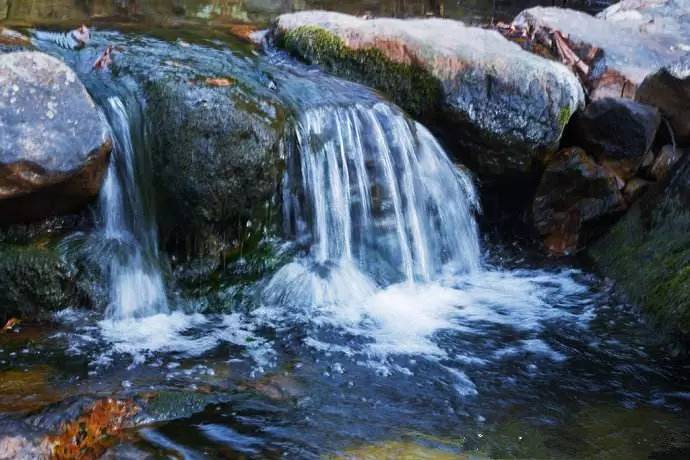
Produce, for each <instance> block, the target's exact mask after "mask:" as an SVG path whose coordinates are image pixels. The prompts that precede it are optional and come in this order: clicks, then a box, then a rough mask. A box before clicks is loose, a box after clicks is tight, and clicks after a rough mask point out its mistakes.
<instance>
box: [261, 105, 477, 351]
mask: <svg viewBox="0 0 690 460" xmlns="http://www.w3.org/2000/svg"><path fill="white" fill-rule="evenodd" d="M293 144H294V148H293V150H292V152H291V154H290V157H289V158H288V168H287V171H286V174H285V177H284V182H283V203H284V223H285V227H286V232H287V234H288V235H291V236H292V237H293V238H294V239H295V240H296V241H297V242H298V243H299V244H301V245H303V246H305V247H307V248H308V249H307V250H306V255H305V256H304V257H302V258H298V259H296V260H295V261H293V262H292V263H289V264H287V265H285V266H284V267H282V268H281V269H280V270H279V271H278V272H277V273H276V274H275V275H274V276H273V278H272V279H271V280H270V282H269V283H268V284H267V286H266V288H265V289H264V295H263V301H264V307H263V308H262V309H260V311H259V312H258V314H259V315H263V316H264V318H267V321H268V322H272V323H274V324H275V323H280V322H287V323H292V322H294V321H300V319H295V318H300V317H301V318H302V319H303V320H306V321H307V323H309V324H312V325H315V326H316V330H314V331H312V332H311V333H308V334H309V335H310V338H309V341H308V343H309V344H311V345H314V346H316V347H317V348H318V347H319V346H321V345H319V343H322V342H321V340H322V337H320V336H319V334H321V332H323V329H322V328H321V326H323V325H326V324H328V325H330V326H333V327H334V328H335V329H336V330H340V331H341V332H343V331H344V332H346V333H347V334H349V335H350V336H352V335H357V336H363V337H369V338H370V339H373V341H374V343H373V344H371V343H370V344H369V345H367V346H366V348H367V350H366V353H367V354H372V353H373V354H376V355H379V356H381V355H387V354H389V353H406V354H407V353H426V354H429V355H434V354H436V355H442V354H443V352H442V351H441V350H440V349H439V348H438V347H437V346H436V345H435V344H434V343H433V342H432V340H431V336H432V335H433V334H434V333H435V332H436V331H438V330H440V329H443V328H453V327H454V325H453V323H452V321H451V319H450V318H451V317H453V316H454V315H456V314H457V312H458V308H457V307H458V306H459V305H460V304H461V303H462V301H463V299H462V293H461V291H458V290H455V289H452V288H449V287H446V286H445V285H443V284H442V280H443V279H444V278H448V277H455V276H458V275H460V276H465V277H467V276H472V275H473V274H475V273H477V272H479V271H480V267H481V264H480V247H479V238H478V231H477V225H476V222H475V218H474V213H475V211H476V210H477V208H478V204H477V197H476V193H475V190H474V186H473V184H472V180H471V178H470V177H469V176H468V175H467V174H466V173H465V172H464V171H462V170H461V169H459V168H458V167H456V166H455V165H453V164H452V162H451V161H450V160H449V159H448V157H447V156H446V154H445V152H444V151H443V149H442V148H441V146H440V145H439V144H438V143H437V141H436V140H435V139H434V137H433V136H432V135H431V134H430V133H429V132H428V131H427V129H426V128H424V127H423V126H422V125H420V124H419V123H416V122H414V121H411V120H410V119H408V118H407V117H406V116H405V115H404V114H403V113H402V112H401V111H400V110H399V109H397V108H396V107H394V106H392V105H390V104H387V103H385V102H382V101H380V100H377V99H376V98H373V100H371V99H362V98H360V102H357V103H355V104H322V105H316V106H311V107H308V108H306V109H304V110H303V111H302V112H301V115H300V117H299V119H298V122H297V124H296V130H295V140H294V142H293ZM300 311H301V312H303V314H302V315H300V314H299V313H298V312H300ZM286 312H288V313H286ZM276 318H278V319H276ZM281 318H282V319H281ZM318 331H321V332H318ZM317 337H319V338H317ZM331 338H332V337H331ZM331 338H325V339H323V340H326V341H327V342H330V345H328V347H330V346H332V345H333V343H332V341H331ZM336 342H338V340H337V339H336ZM351 345H352V343H351V342H350V346H351Z"/></svg>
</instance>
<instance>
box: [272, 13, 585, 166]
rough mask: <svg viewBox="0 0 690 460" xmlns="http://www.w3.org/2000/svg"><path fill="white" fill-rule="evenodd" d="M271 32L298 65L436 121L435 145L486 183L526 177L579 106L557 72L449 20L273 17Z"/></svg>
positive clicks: (564, 73) (576, 88)
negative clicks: (487, 178) (447, 147)
mask: <svg viewBox="0 0 690 460" xmlns="http://www.w3.org/2000/svg"><path fill="white" fill-rule="evenodd" d="M272 33H273V36H274V38H275V39H276V41H277V43H278V44H280V45H281V46H283V47H285V48H286V49H287V50H288V51H290V52H291V53H293V54H295V55H297V56H299V57H301V58H302V59H304V60H306V61H307V62H310V63H317V64H320V65H322V66H323V67H324V68H325V69H326V70H329V71H331V72H333V73H335V74H337V75H340V76H343V77H346V78H349V79H352V80H356V81H359V82H362V83H364V84H367V85H369V86H372V87H375V88H377V89H379V90H380V91H382V92H384V93H385V94H386V95H387V96H388V97H390V98H391V99H392V100H393V101H394V102H396V103H397V104H398V105H400V106H401V107H403V108H405V109H406V110H408V111H409V112H411V113H412V114H413V115H415V116H419V117H422V118H425V119H433V118H437V119H438V118H440V120H437V121H439V122H440V123H439V125H440V126H442V127H443V132H442V134H443V135H444V137H445V138H447V139H448V140H450V141H451V142H453V143H455V144H456V146H457V147H458V149H457V151H458V152H460V153H461V155H462V159H464V160H465V161H468V162H469V163H470V164H473V165H474V166H475V167H476V168H477V169H478V170H479V172H481V173H484V174H486V175H493V176H509V175H513V174H523V173H527V172H530V171H532V170H533V169H535V167H536V166H537V165H538V162H539V160H541V158H542V157H543V154H544V153H545V152H548V151H552V150H554V149H555V148H556V147H557V146H558V143H559V140H560V137H561V134H562V132H563V128H564V126H565V125H566V123H567V122H568V120H569V119H570V116H571V115H572V114H573V112H575V110H576V109H578V108H580V107H582V105H583V103H584V95H583V91H582V88H581V86H580V84H579V82H578V80H577V79H576V77H575V76H574V75H572V74H571V73H570V72H569V71H568V69H567V68H566V67H565V66H563V65H561V64H559V63H556V62H553V61H549V60H546V59H543V58H541V57H538V56H535V55H533V54H531V53H528V52H526V51H524V50H522V49H521V48H520V47H519V46H518V45H516V44H514V43H511V42H509V41H508V40H506V39H505V38H503V37H502V36H501V35H500V34H499V33H497V32H495V31H490V30H485V29H480V28H475V27H467V26H465V25H464V24H463V23H461V22H458V21H451V20H445V19H409V20H401V19H389V18H381V19H363V18H359V17H355V16H350V15H346V14H340V13H332V12H324V11H307V12H301V13H294V14H286V15H282V16H280V17H278V19H277V20H276V22H275V25H274V27H273V32H272ZM439 115H441V116H439Z"/></svg>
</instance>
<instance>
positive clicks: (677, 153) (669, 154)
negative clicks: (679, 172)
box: [650, 145, 687, 181]
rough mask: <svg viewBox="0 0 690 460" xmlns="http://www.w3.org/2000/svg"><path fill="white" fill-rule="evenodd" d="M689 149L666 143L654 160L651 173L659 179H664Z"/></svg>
mask: <svg viewBox="0 0 690 460" xmlns="http://www.w3.org/2000/svg"><path fill="white" fill-rule="evenodd" d="M686 150H687V149H685V150H684V149H681V148H679V147H675V146H673V145H664V146H663V147H662V148H661V150H660V151H659V154H658V155H657V156H656V159H655V160H654V164H653V165H652V167H651V170H650V175H651V176H652V177H653V178H654V179H655V180H657V181H663V180H664V179H666V178H667V177H668V176H669V174H671V172H673V171H674V168H675V167H676V163H678V161H679V160H680V159H681V158H682V157H683V155H685V154H686Z"/></svg>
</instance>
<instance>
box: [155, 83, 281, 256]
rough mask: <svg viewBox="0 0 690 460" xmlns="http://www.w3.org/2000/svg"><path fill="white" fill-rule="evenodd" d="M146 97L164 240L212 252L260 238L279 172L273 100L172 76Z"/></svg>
mask: <svg viewBox="0 0 690 460" xmlns="http://www.w3.org/2000/svg"><path fill="white" fill-rule="evenodd" d="M148 98H149V101H150V105H149V107H150V119H151V122H152V123H153V124H154V125H155V126H157V127H158V128H157V136H156V139H157V142H156V147H155V150H154V156H153V166H154V174H155V178H154V179H155V181H156V184H157V187H158V193H159V194H160V195H161V197H163V207H164V209H165V211H164V213H166V215H164V216H162V217H161V226H162V229H163V231H164V232H165V233H167V238H168V241H169V242H170V241H174V242H175V244H176V245H178V246H179V247H182V248H185V247H186V248H187V255H195V254H197V255H198V254H201V255H216V256H217V255H219V254H221V253H223V252H225V251H228V250H230V249H231V248H233V247H237V246H238V245H240V244H241V242H242V241H243V240H245V239H246V238H247V237H248V235H250V234H253V235H254V237H255V238H261V237H262V235H263V229H262V226H263V225H264V224H266V223H267V222H268V220H270V219H267V216H268V215H269V214H270V212H271V211H270V210H271V205H272V198H273V197H274V195H275V194H276V192H277V190H278V184H279V182H280V178H281V172H282V168H281V164H282V163H281V160H280V152H281V148H282V147H281V145H282V136H283V123H284V114H283V113H282V109H281V107H280V106H279V105H278V103H277V102H276V101H275V100H272V99H270V98H266V99H263V100H261V99H260V97H259V96H258V95H248V94H246V93H242V92H240V91H239V90H238V89H237V88H233V87H223V86H220V87H218V86H215V85H209V84H206V83H201V84H198V85H196V84H192V85H190V84H189V83H187V82H186V81H180V80H176V79H174V78H172V79H167V80H162V81H159V82H156V83H154V84H153V85H151V87H150V89H149V91H148ZM262 104H264V105H263V109H267V111H264V110H263V109H262V108H261V107H262ZM181 172H184V173H181ZM175 240H176V241H175Z"/></svg>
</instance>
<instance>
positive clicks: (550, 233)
mask: <svg viewBox="0 0 690 460" xmlns="http://www.w3.org/2000/svg"><path fill="white" fill-rule="evenodd" d="M624 209H625V202H624V200H623V196H622V194H621V193H620V190H619V187H618V183H617V180H616V178H615V177H614V176H613V174H611V172H610V171H608V170H607V169H606V168H603V167H602V166H600V165H598V164H597V163H596V162H595V161H594V160H593V159H592V158H590V157H589V156H588V155H587V154H586V153H585V151H584V150H582V149H580V148H569V149H564V150H561V151H559V152H558V153H556V154H555V155H554V156H553V157H552V158H551V159H550V160H549V162H548V163H547V166H546V169H545V171H544V174H543V176H542V178H541V181H540V183H539V187H538V188H537V193H536V197H535V199H534V203H533V205H532V212H533V215H534V223H535V227H536V229H537V231H538V232H539V234H541V235H542V236H543V237H544V244H545V246H546V249H547V250H548V251H549V252H550V253H552V254H558V255H564V254H572V253H574V252H575V251H577V250H578V249H579V248H580V247H581V246H582V244H583V243H585V242H586V241H587V238H588V237H590V236H591V234H592V232H593V231H595V230H596V227H595V224H596V223H597V221H600V220H601V219H603V218H605V217H607V216H611V215H615V214H617V213H620V212H622V211H623V210H624Z"/></svg>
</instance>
